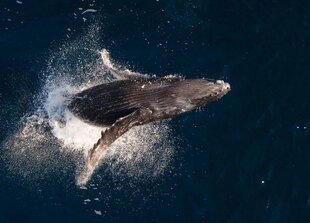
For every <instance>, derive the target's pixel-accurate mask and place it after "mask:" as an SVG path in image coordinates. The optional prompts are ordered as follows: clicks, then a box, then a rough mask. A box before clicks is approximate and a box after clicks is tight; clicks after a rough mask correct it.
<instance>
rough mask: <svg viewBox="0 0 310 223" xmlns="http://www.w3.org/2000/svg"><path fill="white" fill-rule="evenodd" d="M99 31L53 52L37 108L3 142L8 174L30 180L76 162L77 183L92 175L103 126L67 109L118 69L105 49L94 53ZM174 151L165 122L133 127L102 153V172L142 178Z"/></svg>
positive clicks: (161, 165)
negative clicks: (76, 97) (72, 99)
mask: <svg viewBox="0 0 310 223" xmlns="http://www.w3.org/2000/svg"><path fill="white" fill-rule="evenodd" d="M97 33H98V30H96V28H93V29H91V30H90V32H89V33H88V34H87V35H86V36H84V37H82V38H80V39H79V40H76V41H74V42H73V43H66V44H63V45H62V46H61V47H60V49H59V50H57V51H54V52H52V53H51V58H50V59H49V61H48V66H47V69H46V70H45V71H44V72H43V75H42V80H43V81H44V87H43V90H42V92H41V93H40V94H39V95H38V99H37V104H38V106H37V108H35V109H34V111H33V112H29V114H27V115H26V116H25V117H24V118H23V120H21V124H20V128H19V130H17V131H16V132H15V134H14V135H12V136H11V137H10V138H9V139H8V140H7V141H6V143H5V146H6V148H7V154H8V168H9V170H11V171H12V173H15V174H18V175H20V176H23V177H25V178H28V179H30V180H33V179H35V178H44V176H45V174H48V173H50V172H51V171H55V170H58V172H60V173H61V172H62V171H66V170H67V169H68V168H72V166H74V167H75V168H76V171H75V172H76V177H75V178H76V184H77V185H84V184H86V183H87V182H88V180H89V179H90V177H91V176H92V174H93V171H94V169H92V168H89V167H88V166H87V158H88V153H89V150H90V149H91V148H92V147H93V145H94V143H95V142H96V141H97V140H98V138H100V134H101V131H102V130H103V128H100V127H97V126H92V125H90V124H88V123H85V122H83V121H82V120H80V119H78V118H77V117H75V116H74V115H73V114H72V113H70V112H69V111H68V109H67V104H68V102H69V100H70V95H72V94H75V93H77V92H80V91H82V90H84V89H86V88H88V87H91V86H94V85H98V84H101V83H104V82H109V81H111V76H110V75H109V74H108V73H107V66H108V67H109V66H112V67H119V65H117V64H115V63H113V62H111V61H110V60H109V58H108V52H107V51H106V50H105V49H103V50H101V51H98V49H100V47H99V46H98V45H97V42H98V39H97V36H98V34H97ZM126 72H131V71H129V70H126ZM173 152H174V150H173V140H171V139H170V132H169V128H168V125H167V122H162V123H159V124H152V125H146V126H139V127H135V128H133V129H131V130H130V131H128V132H127V133H126V134H124V135H123V136H122V137H120V138H119V139H118V140H116V141H115V142H114V143H113V144H112V145H111V146H110V147H109V149H108V150H106V151H105V153H104V154H103V156H102V157H101V162H102V163H105V164H106V165H104V168H105V171H107V170H109V171H110V172H112V173H113V174H114V175H115V176H118V175H124V173H125V174H126V176H128V177H133V178H135V179H144V178H145V177H146V176H147V178H150V177H156V176H158V175H159V174H161V173H163V171H164V170H165V169H166V167H167V166H168V164H169V162H170V161H171V159H172V156H173ZM68 157H69V158H70V159H67V158H68ZM67 160H73V162H74V164H73V165H72V162H69V161H67ZM98 171H100V169H99V170H98Z"/></svg>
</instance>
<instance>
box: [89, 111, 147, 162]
mask: <svg viewBox="0 0 310 223" xmlns="http://www.w3.org/2000/svg"><path fill="white" fill-rule="evenodd" d="M151 113H152V111H151V110H150V109H146V108H142V109H138V110H135V111H134V112H132V113H130V114H129V115H127V116H125V117H122V118H120V119H118V120H117V121H116V122H115V123H114V124H113V125H112V126H111V127H110V128H108V129H106V130H105V131H102V132H101V138H100V139H99V140H98V141H97V143H96V144H95V145H94V147H93V148H92V149H91V150H90V152H89V164H90V165H91V167H93V168H94V167H96V166H97V164H98V162H99V159H100V157H101V155H102V153H103V151H105V150H106V149H107V148H108V147H109V146H110V145H111V144H112V143H113V142H114V141H115V140H116V139H117V138H119V137H120V136H121V135H123V134H124V133H125V132H127V131H128V130H129V129H130V128H132V127H134V126H137V125H141V124H144V123H145V122H146V120H147V118H148V116H149V115H150V114H151Z"/></svg>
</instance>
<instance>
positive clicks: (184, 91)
mask: <svg viewBox="0 0 310 223" xmlns="http://www.w3.org/2000/svg"><path fill="white" fill-rule="evenodd" d="M177 85H178V86H177V87H176V88H175V91H176V92H177V97H178V100H177V101H178V102H179V107H182V110H184V111H189V110H192V109H195V108H198V107H201V106H204V105H206V104H209V103H210V102H213V101H216V100H218V99H220V98H221V97H223V96H224V95H225V94H227V93H228V92H229V91H230V90H231V88H230V84H229V83H227V82H224V81H222V80H213V79H185V80H183V81H182V82H179V83H178V84H177Z"/></svg>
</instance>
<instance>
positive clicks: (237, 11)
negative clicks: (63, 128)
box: [0, 0, 310, 223]
mask: <svg viewBox="0 0 310 223" xmlns="http://www.w3.org/2000/svg"><path fill="white" fill-rule="evenodd" d="M21 2H22V4H20V2H19V3H18V2H16V1H13V0H12V1H8V0H2V1H1V2H0V123H1V125H0V141H1V147H0V148H1V150H0V156H1V159H0V176H1V177H0V199H1V200H0V201H1V202H0V222H211V223H217V222H230V223H232V222H236V223H239V222H272V223H275V222H277V223H285V222H294V223H297V222H302V223H306V222H309V221H310V162H309V160H310V151H309V148H310V143H309V140H310V103H309V95H310V94H309V86H310V24H309V22H310V10H309V9H310V2H309V1H277V0H274V1H255V0H240V1H215V0H205V1H203V0H201V1H200V0H196V1H194V0H193V1H176V0H170V1H163V0H159V1H156V0H154V1H96V0H94V1H87V0H85V1H60V0H53V1H52V0H45V1H26V0H21ZM112 2H113V3H112ZM79 8H81V9H79ZM86 9H95V10H97V12H86V13H84V14H82V12H83V11H85V10H86ZM90 29H91V30H94V29H95V30H96V34H95V35H94V36H93V37H91V36H89V35H87V33H88V32H89V30H90ZM87 38H88V40H87ZM77 39H82V40H83V43H81V44H84V46H86V47H87V46H88V44H89V45H92V44H94V43H95V45H96V46H97V50H100V49H103V48H106V49H108V50H109V51H110V53H111V56H112V57H113V59H114V60H115V61H117V62H118V63H120V64H127V65H128V66H129V67H131V68H132V69H133V70H135V71H139V72H142V73H151V74H156V75H157V76H165V75H169V74H181V75H183V76H185V77H186V78H196V77H209V78H216V79H223V80H225V81H228V82H229V83H230V84H231V87H232V91H231V92H229V93H228V94H227V95H226V96H224V97H223V98H222V99H221V100H220V101H218V102H215V103H212V104H210V105H208V106H207V107H206V108H205V109H204V110H203V111H201V112H196V111H193V112H189V113H186V114H184V115H182V116H179V117H176V118H174V119H172V120H170V121H169V123H168V125H169V128H170V130H171V136H170V137H171V138H173V139H174V141H175V142H174V150H175V153H174V155H173V158H171V160H170V163H169V165H168V166H166V167H165V170H164V171H163V172H162V173H161V174H160V175H159V176H157V177H154V178H152V177H150V179H145V180H142V179H137V178H135V177H130V176H128V175H126V174H125V175H124V176H123V175H118V176H115V175H113V173H112V172H107V171H105V170H104V169H105V166H104V164H103V167H102V168H99V170H98V171H97V172H96V173H95V174H94V175H93V177H92V179H91V181H90V182H89V183H88V185H86V187H87V189H80V188H79V187H78V186H76V181H75V174H76V172H75V171H76V162H75V157H74V156H73V155H72V154H71V153H64V152H63V151H62V150H60V149H59V150H58V149H53V150H47V151H49V152H48V154H47V157H48V158H46V161H44V162H41V163H40V168H37V167H36V165H31V164H32V163H31V162H30V161H31V159H33V157H35V156H33V154H36V153H37V152H38V153H39V151H40V148H41V149H42V148H55V146H53V143H56V142H57V139H56V138H55V139H53V138H52V139H51V140H50V141H49V142H50V144H44V145H39V146H38V145H33V150H32V152H31V153H25V154H24V155H23V154H22V153H21V154H19V155H14V154H15V153H17V152H16V151H14V149H16V148H19V147H18V145H22V142H20V141H18V140H17V141H15V143H16V145H15V146H12V145H8V144H7V142H8V141H9V140H10V138H11V137H12V136H14V134H16V132H18V131H19V129H20V128H22V127H23V125H24V123H23V121H21V120H23V117H25V116H29V115H31V114H32V113H33V111H34V110H35V108H36V106H38V105H37V102H38V100H37V99H36V98H38V97H40V95H41V94H42V88H43V87H44V85H45V81H46V80H45V78H43V76H44V75H43V74H44V72H45V71H46V70H47V67H48V66H49V65H48V62H49V58H50V57H51V55H52V54H53V53H54V51H55V49H57V50H58V51H60V52H61V50H59V48H60V47H61V46H62V44H70V43H71V42H74V41H75V40H77ZM88 41H89V42H88ZM90 47H92V48H96V47H94V46H93V45H92V46H90ZM64 48H65V49H64V51H65V50H66V47H64ZM83 55H84V54H81V56H80V57H81V60H82V61H88V60H89V58H88V57H86V56H85V55H84V56H83ZM59 57H61V56H59ZM61 61H62V63H63V64H60V65H59V64H58V65H54V68H55V69H56V71H55V75H56V74H57V75H61V73H62V72H63V71H62V70H57V68H58V67H66V66H67V67H68V66H74V65H72V63H74V62H72V61H71V58H70V57H68V58H66V59H64V60H61ZM65 61H67V62H68V65H67V64H66V62H65ZM70 61H71V62H70ZM81 69H82V68H81ZM72 75H73V76H74V75H75V74H72ZM76 75H79V74H76ZM76 78H78V77H76ZM38 125H40V124H39V123H38ZM46 128H47V130H46V131H50V130H49V127H48V126H47V127H46ZM77 131H79V130H77ZM35 137H36V136H34V138H35ZM20 149H22V148H20ZM28 149H29V148H28ZM156 149H157V150H160V149H161V148H160V146H159V147H157V148H156ZM27 154H32V156H28V155H27ZM12 160H13V161H12ZM154 162H156V160H155V161H154ZM34 164H36V162H34ZM57 166H58V167H59V168H57ZM145 169H146V168H145V167H144V168H142V170H145ZM91 183H92V184H94V185H95V186H91V185H90V184H91ZM95 198H98V200H95ZM87 199H89V200H90V201H88V200H87ZM85 200H87V201H85ZM99 211H100V213H99Z"/></svg>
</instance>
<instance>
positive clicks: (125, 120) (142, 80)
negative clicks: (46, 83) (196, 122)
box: [68, 52, 230, 168]
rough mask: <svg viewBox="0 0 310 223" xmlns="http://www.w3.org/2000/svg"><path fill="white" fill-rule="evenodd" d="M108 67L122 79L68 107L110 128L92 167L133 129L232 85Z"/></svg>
mask: <svg viewBox="0 0 310 223" xmlns="http://www.w3.org/2000/svg"><path fill="white" fill-rule="evenodd" d="M105 53H106V55H105V56H108V54H107V52H105ZM107 67H108V68H109V70H110V72H111V73H112V74H113V75H114V76H116V77H118V78H121V79H120V80H116V81H113V82H110V83H104V84H100V85H97V86H94V87H91V88H88V89H86V90H84V91H82V92H79V93H77V94H75V95H73V96H72V98H71V101H70V103H69V105H68V108H69V110H70V111H71V112H72V113H73V114H74V115H75V116H77V117H79V118H81V119H83V120H85V121H86V122H89V123H91V124H93V125H97V126H105V127H107V129H106V130H105V131H102V133H101V138H100V139H99V140H98V141H97V142H96V143H95V144H94V146H93V148H92V149H91V150H90V153H89V165H90V166H91V167H92V168H94V167H95V166H96V165H97V164H98V162H99V159H100V156H101V154H102V153H103V151H104V150H106V149H107V148H108V146H109V145H110V144H112V143H113V142H114V141H115V140H116V139H117V138H118V137H120V136H121V135H123V134H124V133H125V132H127V131H128V130H129V129H130V128H132V127H134V126H138V125H145V124H148V123H152V122H158V121H161V120H164V119H168V118H172V117H174V116H176V115H179V114H182V113H184V112H187V111H190V110H193V109H196V108H198V107H201V106H204V105H206V104H208V103H210V102H213V101H216V100H218V99H220V98H221V97H223V96H224V95H225V94H226V93H227V92H229V91H230V85H229V84H228V83H226V82H224V81H222V80H212V79H184V78H181V77H175V76H169V77H162V78H156V77H149V76H147V75H142V74H139V73H134V72H130V71H129V70H117V69H116V68H114V67H113V66H112V65H111V64H107Z"/></svg>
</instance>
